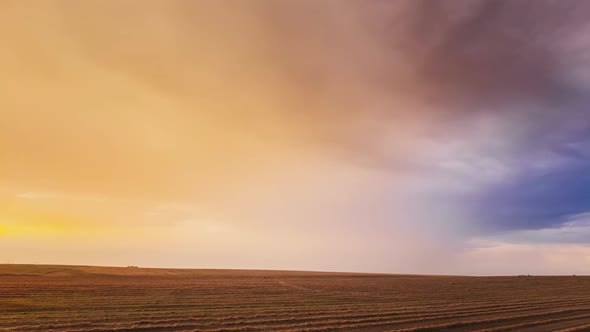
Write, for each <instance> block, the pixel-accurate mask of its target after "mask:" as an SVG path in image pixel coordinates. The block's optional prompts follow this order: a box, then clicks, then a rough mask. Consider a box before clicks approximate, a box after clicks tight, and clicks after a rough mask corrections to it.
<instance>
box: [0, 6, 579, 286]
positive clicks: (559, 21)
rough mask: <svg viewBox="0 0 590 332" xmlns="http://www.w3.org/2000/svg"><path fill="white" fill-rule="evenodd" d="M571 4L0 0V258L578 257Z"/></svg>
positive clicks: (418, 266) (470, 266) (188, 263)
mask: <svg viewBox="0 0 590 332" xmlns="http://www.w3.org/2000/svg"><path fill="white" fill-rule="evenodd" d="M589 17H590V3H588V2H584V1H577V0H560V1H551V0H523V1H506V0H439V1H427V0H397V1H380V0H319V1H316V0H279V1H273V0H252V1H229V0H220V1H219V0H200V1H191V0H170V1H163V0H117V1H114V0H113V1H101V0H87V1H77V0H50V1H21V0H5V1H2V2H1V3H0V39H1V40H2V41H3V46H2V50H1V51H0V72H1V73H2V78H1V79H0V118H1V120H0V263H36V264H85V265H109V266H112V265H114V266H127V265H139V266H149V267H186V268H247V269H290V270H320V271H361V272H388V273H425V274H468V275H503V274H590V110H589V109H588V105H589V104H590V37H589V36H590V24H589V23H588V18H589Z"/></svg>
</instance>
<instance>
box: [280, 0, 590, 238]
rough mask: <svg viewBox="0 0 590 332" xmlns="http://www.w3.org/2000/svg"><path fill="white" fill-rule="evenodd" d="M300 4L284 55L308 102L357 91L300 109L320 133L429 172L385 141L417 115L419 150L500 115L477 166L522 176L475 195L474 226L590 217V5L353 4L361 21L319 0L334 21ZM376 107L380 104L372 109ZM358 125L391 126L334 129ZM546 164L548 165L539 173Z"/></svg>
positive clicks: (367, 156)
mask: <svg viewBox="0 0 590 332" xmlns="http://www.w3.org/2000/svg"><path fill="white" fill-rule="evenodd" d="M283 4H284V3H283ZM293 4H300V3H297V2H292V3H290V5H291V7H289V8H290V9H294V10H287V11H283V12H282V14H283V15H284V16H281V15H278V16H275V18H276V17H282V18H285V19H284V20H283V19H278V20H277V22H275V23H276V25H277V31H278V32H277V35H278V36H280V38H282V39H283V41H288V43H285V42H283V43H280V45H281V49H280V50H278V51H277V52H278V53H277V54H280V56H281V59H282V61H284V63H285V65H286V67H287V68H289V70H290V73H291V74H293V77H296V78H298V79H300V81H299V82H300V84H302V85H303V86H304V88H303V90H304V91H306V92H305V94H304V96H306V97H310V96H311V97H310V98H314V97H317V96H318V95H322V94H325V95H327V96H328V98H335V99H342V98H343V99H346V98H347V97H348V96H349V95H357V96H360V97H359V98H358V99H360V100H361V101H362V102H360V103H359V104H357V105H356V106H354V107H350V108H345V107H343V108H337V107H332V108H329V109H319V112H320V114H310V113H309V112H307V113H306V110H302V111H301V112H302V114H306V116H310V117H316V116H318V118H317V119H319V120H318V121H317V123H318V126H319V127H320V128H321V130H319V131H320V132H321V133H322V135H324V136H327V137H329V140H330V141H331V142H332V143H334V142H335V143H337V144H338V145H339V148H340V149H341V150H343V151H347V150H348V151H349V153H350V154H352V155H353V156H354V158H352V159H354V160H356V161H358V160H361V159H362V160H366V161H367V164H369V165H372V166H375V167H382V168H384V169H394V170H396V171H399V170H400V169H406V170H410V171H411V170H414V171H418V172H432V171H433V170H434V169H436V168H437V160H433V159H432V158H426V159H425V160H422V159H420V157H416V156H415V155H416V154H417V153H416V151H412V149H411V148H410V149H404V148H403V147H401V148H400V147H399V146H394V147H391V144H390V145H386V146H387V148H386V149H384V148H383V144H382V143H383V140H384V139H385V138H384V137H387V135H388V134H391V132H392V131H397V130H399V129H401V128H405V127H406V126H407V124H408V123H411V121H412V119H416V118H417V119H418V121H419V122H421V126H422V127H423V130H422V133H421V134H416V132H412V133H410V134H409V135H410V138H409V141H412V140H414V139H415V138H418V139H424V135H431V136H432V137H430V139H434V140H436V144H438V145H440V146H444V145H445V144H447V143H448V142H449V140H450V139H451V137H452V138H453V139H454V140H463V141H464V142H465V143H467V144H468V143H469V141H470V140H471V139H472V138H471V137H470V136H469V135H473V133H472V132H471V130H472V128H470V127H471V126H472V123H474V122H476V121H477V120H478V119H480V118H482V117H489V116H494V117H499V118H500V119H501V120H502V121H501V122H500V125H499V126H500V127H499V128H497V130H495V133H496V136H493V135H490V136H488V137H484V142H483V143H484V145H490V146H494V144H495V142H496V141H503V144H500V145H499V146H501V147H502V148H501V151H497V150H496V151H479V155H477V154H476V156H475V157H480V158H486V159H491V160H493V161H494V162H497V163H498V164H500V165H503V166H505V167H507V168H509V169H510V171H511V174H512V176H510V177H509V178H508V179H504V180H502V181H498V182H497V183H493V184H492V185H490V186H488V187H486V188H483V189H481V192H480V193H479V194H477V195H474V196H473V197H471V198H470V201H472V202H474V203H473V208H474V209H475V210H476V211H475V212H476V213H475V215H476V216H477V218H476V219H477V220H476V221H477V222H480V223H482V224H483V225H484V226H485V227H487V228H493V229H538V228H543V227H557V226H559V225H561V224H562V223H563V222H564V220H566V219H567V217H568V216H570V215H574V214H578V213H583V212H586V211H590V189H588V188H590V176H589V175H588V174H590V154H588V153H587V152H586V151H587V150H586V148H587V147H588V144H587V142H590V111H589V108H588V105H590V56H586V55H585V54H590V38H588V37H587V36H588V35H589V34H590V25H588V24H587V22H588V19H589V18H590V2H587V1H576V0H560V1H551V0H529V1H525V0H523V1H513V0H481V1H480V0H438V1H431V0H411V1H356V2H355V1H352V2H348V3H347V4H352V6H351V8H352V9H353V10H352V12H353V14H351V11H342V7H346V6H338V5H337V4H338V2H330V1H325V2H322V4H323V6H324V7H325V8H328V9H329V10H330V11H333V14H334V15H332V16H330V15H328V16H321V15H317V13H316V14H311V13H309V12H308V14H309V15H308V16H300V15H298V12H297V10H298V9H301V8H303V10H302V11H303V12H304V11H305V6H304V5H302V7H298V6H297V5H293ZM349 7H350V6H349ZM314 8H315V9H317V8H318V7H314ZM325 8H324V9H325ZM283 9H284V8H283ZM349 9H350V8H349ZM359 31H361V33H359ZM343 36H344V37H343ZM311 44H313V45H314V47H308V46H309V45H311ZM310 50H311V51H310ZM310 52H312V53H310ZM343 72H344V73H347V75H348V76H347V75H342V73H343ZM347 80H349V81H351V82H352V83H350V82H347ZM347 83H348V84H347ZM339 88H342V89H341V90H338V89H339ZM327 91H329V92H327ZM334 91H337V93H334ZM376 99H377V100H380V101H381V105H382V107H379V108H375V107H372V105H373V103H374V100H376ZM399 100H402V101H403V102H399ZM383 105H385V106H383ZM400 105H401V106H400ZM416 106H418V107H416ZM313 112H318V110H314V111H313ZM357 116H358V117H368V118H373V119H376V120H377V121H376V122H382V123H390V124H392V125H391V126H390V127H387V126H383V127H382V128H380V129H379V128H378V127H370V128H367V127H362V128H361V129H358V127H359V126H360V125H358V124H357V123H355V126H353V128H357V129H356V130H355V129H353V130H351V129H350V128H348V127H347V128H346V130H342V128H339V127H338V125H339V124H342V123H345V124H347V125H348V124H349V123H350V122H351V121H350V118H354V117H357ZM503 125H504V126H505V127H502V126H503ZM418 131H420V130H418ZM359 132H361V133H363V134H362V135H361V134H359ZM476 134H477V133H476ZM411 135H422V136H421V137H414V138H412V137H411ZM461 135H463V136H461ZM406 139H407V137H406ZM398 141H399V139H398ZM488 143H489V144H488ZM436 144H435V145H436ZM387 149H390V150H387ZM391 149H393V150H394V151H392V150H391ZM395 149H397V150H395ZM486 153H487V154H486ZM540 155H541V156H544V157H543V158H542V159H543V160H541V161H539V160H537V159H539V156H540ZM475 157H473V158H475ZM539 163H545V164H548V165H549V166H544V167H541V168H540V169H539V167H538V165H537V164H539ZM476 164H477V163H476ZM480 167H483V166H480ZM476 168H477V167H476ZM481 171H482V172H483V171H485V170H483V169H482V170H481ZM477 173H478V172H475V173H474V174H475V175H473V174H472V175H471V176H477ZM464 180H465V181H471V180H473V179H467V178H466V179H464Z"/></svg>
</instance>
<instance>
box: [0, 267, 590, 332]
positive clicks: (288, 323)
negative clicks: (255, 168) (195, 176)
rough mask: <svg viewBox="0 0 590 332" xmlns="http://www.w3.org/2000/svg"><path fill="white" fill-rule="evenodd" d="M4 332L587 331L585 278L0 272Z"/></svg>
mask: <svg viewBox="0 0 590 332" xmlns="http://www.w3.org/2000/svg"><path fill="white" fill-rule="evenodd" d="M0 330H3V331H4V330H7V331H51V330H53V331H332V330H337V331H590V277H580V276H578V277H576V276H564V277H537V276H533V277H526V276H523V277H516V276H515V277H454V276H411V275H385V274H381V275H380V274H352V273H315V272H288V271H239V270H180V269H177V270H173V269H143V268H133V267H130V268H100V267H83V266H34V265H0Z"/></svg>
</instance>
